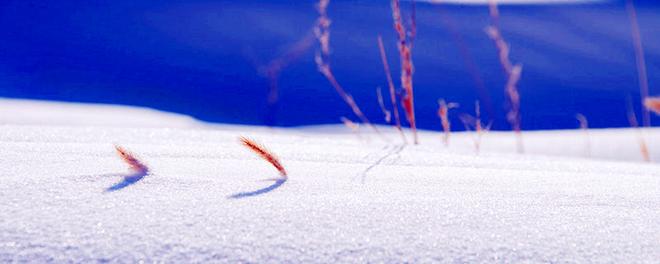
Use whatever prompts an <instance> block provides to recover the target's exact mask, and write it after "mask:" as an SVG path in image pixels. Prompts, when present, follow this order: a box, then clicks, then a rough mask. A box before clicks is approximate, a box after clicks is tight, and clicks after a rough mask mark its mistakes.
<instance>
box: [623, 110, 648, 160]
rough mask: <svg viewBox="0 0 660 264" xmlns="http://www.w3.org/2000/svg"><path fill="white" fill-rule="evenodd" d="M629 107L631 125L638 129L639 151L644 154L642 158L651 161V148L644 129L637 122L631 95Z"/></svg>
mask: <svg viewBox="0 0 660 264" xmlns="http://www.w3.org/2000/svg"><path fill="white" fill-rule="evenodd" d="M627 106H628V107H627V108H628V122H630V126H631V127H633V128H634V129H635V131H637V142H638V143H639V153H640V154H642V158H643V159H644V161H646V162H650V161H651V157H650V154H649V148H648V147H647V145H646V140H644V135H643V134H642V130H640V129H639V124H638V123H637V116H636V115H635V111H634V110H633V108H632V103H631V101H630V97H628V103H627Z"/></svg>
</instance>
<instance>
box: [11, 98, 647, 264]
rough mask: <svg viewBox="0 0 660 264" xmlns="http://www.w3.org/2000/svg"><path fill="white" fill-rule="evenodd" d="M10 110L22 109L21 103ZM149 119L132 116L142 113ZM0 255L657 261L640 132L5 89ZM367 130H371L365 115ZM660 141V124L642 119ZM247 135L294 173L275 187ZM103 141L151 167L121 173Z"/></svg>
mask: <svg viewBox="0 0 660 264" xmlns="http://www.w3.org/2000/svg"><path fill="white" fill-rule="evenodd" d="M17 115H20V118H19V117H17ZM143 122H144V123H143ZM0 124H1V125H0V150H1V151H0V165H1V167H0V168H1V169H0V201H2V202H0V262H2V263H6V262H13V261H17V262H23V261H26V262H37V263H42V262H108V261H109V262H138V261H147V262H153V261H164V262H171V263H189V262H230V263H236V262H260V263H282V262H302V263H337V262H340V263H341V262H360V263H363V262H415V263H420V262H421V263H423V262H452V263H454V262H461V263H462V262H468V263H474V262H486V263H492V262H503V263H510V262H580V263H582V262H601V263H602V262H615V263H621V262H624V263H657V261H658V260H660V166H658V165H657V164H656V163H643V162H641V161H640V157H639V152H638V150H637V145H636V138H635V131H632V130H629V129H607V130H590V131H589V139H590V142H591V147H592V153H591V158H587V157H585V155H586V153H585V148H584V146H585V145H584V142H585V141H584V139H585V136H584V133H583V131H542V132H528V133H524V139H525V143H526V148H527V150H528V153H527V154H524V155H518V154H515V153H514V152H513V150H514V147H513V142H514V138H513V136H512V134H510V133H508V132H498V133H495V132H492V133H490V134H488V135H486V136H485V137H484V139H483V144H484V146H483V151H482V153H481V154H479V155H475V154H474V151H473V149H472V146H471V141H470V140H471V136H472V135H471V134H469V133H455V135H454V136H453V137H452V141H451V147H450V148H449V149H446V148H444V147H443V146H442V143H441V135H440V134H439V133H437V132H430V131H423V132H422V133H421V135H420V138H421V143H422V144H421V145H418V146H412V145H408V146H405V147H402V146H401V145H400V138H398V135H397V134H396V133H395V132H394V130H393V129H390V128H385V127H383V128H382V130H385V131H388V132H387V133H386V135H385V136H386V137H387V138H389V140H390V141H389V142H385V141H383V140H381V139H379V138H378V137H377V136H375V135H371V134H366V133H364V134H362V135H361V136H360V137H358V136H357V135H355V134H352V133H350V132H348V130H347V129H344V128H343V127H341V126H319V127H313V128H299V129H268V128H263V127H250V126H233V125H210V124H204V123H201V122H195V121H192V120H190V119H189V118H186V117H182V116H178V115H174V114H164V113H157V112H155V111H152V110H140V109H136V108H128V107H120V106H95V105H80V104H65V103H43V102H31V101H19V100H0ZM364 132H366V131H364ZM644 133H645V137H646V139H647V141H648V142H649V144H650V150H651V155H652V157H656V159H657V157H660V151H659V150H660V146H659V145H658V143H657V142H655V139H657V138H658V136H659V135H660V130H657V129H649V130H645V131H644ZM239 136H247V137H250V138H252V139H254V140H256V141H258V142H260V143H262V144H263V145H265V146H266V147H268V148H269V149H270V150H272V151H273V152H274V153H276V154H277V155H278V156H279V157H280V159H281V161H282V163H283V165H284V166H285V167H286V169H287V171H288V172H289V178H288V180H287V181H286V182H284V183H281V185H279V186H275V187H272V188H271V189H267V190H265V191H261V192H260V193H257V194H254V195H248V196H243V197H242V198H238V199H232V198H231V196H232V195H235V194H239V193H248V192H255V191H258V190H260V189H264V188H267V187H268V186H272V185H274V184H275V182H273V181H268V179H272V178H276V177H278V173H277V171H276V170H275V169H274V168H273V167H272V166H271V165H270V164H268V163H267V162H265V161H263V160H260V159H259V158H258V157H257V156H256V155H254V154H253V153H251V152H250V151H248V150H247V149H245V148H244V147H242V146H241V145H240V144H239V143H238V137H239ZM113 144H119V145H121V146H124V147H126V148H127V149H129V150H131V151H132V152H134V153H135V154H137V156H139V157H140V160H141V161H143V162H144V163H146V164H147V165H148V166H149V167H150V169H151V171H150V174H149V175H147V176H146V177H144V178H143V179H141V180H139V181H137V182H135V183H133V184H131V185H128V186H126V187H125V188H122V189H119V190H116V191H111V192H108V191H106V189H107V188H108V187H110V186H113V185H114V184H116V183H117V182H120V181H121V180H122V179H123V176H124V175H127V174H128V171H127V166H126V164H124V163H123V162H122V161H121V160H120V159H119V157H118V156H117V154H116V153H115V152H114V148H113Z"/></svg>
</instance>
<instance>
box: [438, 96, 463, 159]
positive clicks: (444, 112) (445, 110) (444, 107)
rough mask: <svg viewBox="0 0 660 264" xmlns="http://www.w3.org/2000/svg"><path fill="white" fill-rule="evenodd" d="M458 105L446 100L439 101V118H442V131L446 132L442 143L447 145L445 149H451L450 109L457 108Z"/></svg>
mask: <svg viewBox="0 0 660 264" xmlns="http://www.w3.org/2000/svg"><path fill="white" fill-rule="evenodd" d="M457 107H458V104H457V103H447V102H445V100H444V99H440V100H438V117H439V118H440V123H441V124H442V130H443V131H444V137H443V139H442V142H443V143H444V144H445V147H449V136H450V134H451V122H449V109H452V108H457Z"/></svg>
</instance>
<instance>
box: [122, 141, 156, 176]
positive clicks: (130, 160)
mask: <svg viewBox="0 0 660 264" xmlns="http://www.w3.org/2000/svg"><path fill="white" fill-rule="evenodd" d="M115 149H116V150H117V154H119V157H120V158H121V159H122V160H124V162H126V163H127V164H128V166H130V167H131V169H132V170H134V171H140V172H147V171H148V170H149V169H148V168H147V166H146V165H144V164H142V162H140V161H139V160H138V159H137V158H136V157H135V155H133V153H130V152H129V151H128V150H126V149H124V148H122V147H120V146H115Z"/></svg>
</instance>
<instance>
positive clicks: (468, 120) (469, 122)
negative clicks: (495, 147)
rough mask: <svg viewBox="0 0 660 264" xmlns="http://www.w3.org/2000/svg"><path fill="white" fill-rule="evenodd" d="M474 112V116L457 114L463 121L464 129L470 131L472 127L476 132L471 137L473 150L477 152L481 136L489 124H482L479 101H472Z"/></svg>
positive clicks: (479, 147)
mask: <svg viewBox="0 0 660 264" xmlns="http://www.w3.org/2000/svg"><path fill="white" fill-rule="evenodd" d="M474 113H475V117H473V116H471V115H469V114H463V115H461V116H459V118H460V119H461V121H462V122H463V125H464V126H465V130H467V131H470V130H471V129H472V128H474V131H475V133H476V136H475V137H473V141H474V150H475V152H476V153H477V154H479V151H480V149H481V138H482V137H483V135H484V134H485V133H486V132H488V130H490V125H491V124H490V123H489V124H488V125H486V126H484V125H483V123H482V122H481V107H480V105H479V101H476V102H474Z"/></svg>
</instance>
